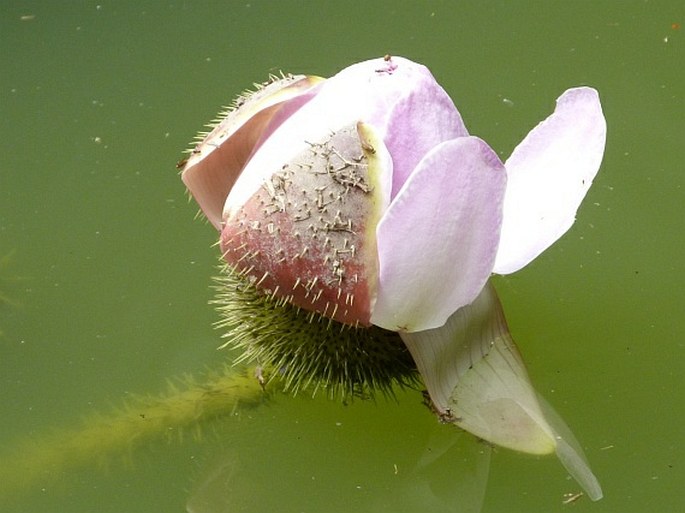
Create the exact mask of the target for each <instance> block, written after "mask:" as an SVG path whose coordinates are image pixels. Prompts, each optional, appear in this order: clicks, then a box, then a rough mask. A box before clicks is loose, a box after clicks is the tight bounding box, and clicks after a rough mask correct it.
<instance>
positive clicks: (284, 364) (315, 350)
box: [213, 265, 419, 397]
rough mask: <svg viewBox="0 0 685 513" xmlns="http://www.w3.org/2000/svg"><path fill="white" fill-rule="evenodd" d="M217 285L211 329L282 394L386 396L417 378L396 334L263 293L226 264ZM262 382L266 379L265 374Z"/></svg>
mask: <svg viewBox="0 0 685 513" xmlns="http://www.w3.org/2000/svg"><path fill="white" fill-rule="evenodd" d="M215 280H216V290H217V294H216V299H215V300H214V301H213V303H214V304H215V305H216V307H217V310H218V311H219V312H220V315H221V320H220V321H218V322H217V327H218V328H220V329H223V330H226V331H225V333H224V335H223V336H224V337H225V338H226V343H225V344H224V346H222V347H230V348H233V349H236V350H238V351H240V352H241V355H240V356H239V357H238V358H237V360H236V363H245V362H252V363H256V364H258V365H261V366H263V367H264V368H266V369H270V370H271V371H272V372H273V373H276V375H277V377H278V378H279V381H280V382H281V383H282V384H283V387H284V388H285V390H286V391H290V392H293V393H296V392H298V391H300V390H304V389H306V390H308V391H311V392H312V393H314V392H315V391H316V390H318V389H326V390H327V391H328V393H329V394H330V395H331V396H336V395H340V396H342V397H349V396H352V395H373V393H374V392H376V391H380V392H382V393H388V394H392V388H393V386H395V385H400V386H414V385H415V384H417V383H418V379H419V378H418V374H417V371H416V366H415V364H414V361H413V360H412V358H411V355H410V354H409V351H408V350H407V348H406V346H405V345H404V343H403V342H402V340H401V339H400V337H399V335H398V334H397V333H395V332H392V331H387V330H384V329H382V328H378V327H376V326H371V327H368V328H366V327H354V326H350V325H346V324H342V323H339V322H337V321H334V320H332V319H330V318H326V317H323V316H322V315H320V314H318V313H316V312H311V311H304V310H301V309H300V308H298V307H296V306H293V305H292V304H290V303H288V302H287V301H286V300H285V299H283V298H278V297H276V296H274V295H273V294H272V295H268V294H264V293H263V292H261V291H260V290H258V289H257V287H256V286H255V283H254V282H255V280H254V279H249V278H246V277H245V276H244V275H241V274H240V273H239V272H238V271H236V270H235V268H233V267H232V266H230V265H224V266H222V268H221V275H220V276H219V277H217V278H215ZM267 379H268V377H267Z"/></svg>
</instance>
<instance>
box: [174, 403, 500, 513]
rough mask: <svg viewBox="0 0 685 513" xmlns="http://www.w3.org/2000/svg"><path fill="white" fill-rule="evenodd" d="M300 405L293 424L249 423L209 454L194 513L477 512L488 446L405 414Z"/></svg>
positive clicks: (274, 419) (288, 419) (191, 507)
mask: <svg viewBox="0 0 685 513" xmlns="http://www.w3.org/2000/svg"><path fill="white" fill-rule="evenodd" d="M412 397H413V398H414V399H415V400H416V401H417V402H418V401H419V396H418V394H410V395H408V396H407V398H408V399H409V398H412ZM410 400H411V399H410ZM294 402H295V403H299V404H298V406H295V408H296V410H297V412H298V413H297V414H296V415H295V416H294V417H293V416H292V415H291V413H288V414H284V413H285V411H284V410H282V409H280V408H278V407H277V408H276V411H272V412H271V413H272V414H271V415H270V416H269V418H264V417H262V416H261V415H259V416H258V417H255V416H251V417H250V418H243V419H242V426H241V431H243V433H242V436H243V437H245V438H243V439H240V440H235V439H234V440H232V441H231V446H230V447H227V446H226V444H225V443H224V444H223V447H222V448H219V447H214V448H213V449H212V452H213V451H214V450H217V451H218V456H214V457H211V458H208V461H207V463H206V464H205V465H204V466H203V468H202V470H201V471H200V473H199V474H198V476H197V479H196V482H195V488H194V491H193V493H192V496H191V497H190V499H189V501H188V504H187V511H188V513H228V512H231V513H235V512H243V511H245V512H247V511H250V512H254V511H294V512H299V511H328V512H335V511H359V512H365V511H369V512H381V511H393V512H416V511H432V512H443V511H444V512H447V511H449V512H452V513H454V512H459V513H461V512H464V513H466V512H478V511H480V510H481V507H482V504H483V500H484V496H485V490H486V485H487V480H488V471H489V464H490V447H489V446H488V445H487V444H484V443H482V442H479V441H477V440H476V439H475V438H474V437H473V436H471V435H469V434H467V433H465V432H462V431H459V430H457V429H456V428H454V427H453V426H448V425H443V424H439V423H437V422H435V420H434V419H433V418H431V416H430V415H425V416H419V417H420V418H419V421H418V422H419V423H418V424H417V419H416V415H415V414H414V418H410V415H411V412H409V413H410V415H407V409H406V408H402V409H400V408H396V409H395V408H392V410H393V412H392V413H389V411H388V409H387V408H380V409H379V408H378V407H377V406H378V405H375V406H374V405H373V404H371V405H367V404H363V403H362V404H355V405H352V406H351V407H345V406H342V405H340V404H336V403H335V402H332V403H331V402H328V403H329V404H326V401H318V400H315V401H314V403H316V404H312V402H311V401H306V402H305V401H297V400H295V401H294ZM287 403H288V406H293V404H292V403H291V402H290V401H287ZM369 406H370V407H369ZM419 407H422V406H419ZM374 409H375V410H376V411H374ZM359 410H362V412H361V413H362V414H363V416H360V415H359V413H360V412H359ZM395 414H397V415H395ZM234 420H235V419H234ZM215 454H216V453H215Z"/></svg>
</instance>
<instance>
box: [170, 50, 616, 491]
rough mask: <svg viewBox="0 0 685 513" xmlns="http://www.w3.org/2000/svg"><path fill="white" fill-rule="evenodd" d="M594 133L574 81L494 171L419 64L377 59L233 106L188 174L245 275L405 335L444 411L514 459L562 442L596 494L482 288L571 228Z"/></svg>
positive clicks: (597, 127) (487, 289) (591, 164)
mask: <svg viewBox="0 0 685 513" xmlns="http://www.w3.org/2000/svg"><path fill="white" fill-rule="evenodd" d="M605 132H606V125H605V121H604V117H603V115H602V110H601V106H600V103H599V98H598V94H597V92H596V91H595V90H594V89H592V88H589V87H579V88H574V89H569V90H568V91H566V92H565V93H563V94H562V96H561V97H560V98H559V99H558V100H557V105H556V109H555V111H554V113H553V114H551V115H550V116H549V117H548V118H547V119H546V120H544V121H543V122H542V123H540V124H539V125H538V126H537V127H535V128H534V129H533V130H532V131H531V132H530V133H529V134H528V135H527V136H526V137H525V138H524V140H523V141H522V142H521V143H520V144H519V145H518V146H517V147H516V149H515V150H514V152H513V153H512V155H511V156H510V157H509V158H508V159H507V160H506V161H505V162H502V161H501V160H500V158H499V157H498V156H497V154H496V153H495V151H493V150H492V149H491V148H490V147H489V146H488V144H487V143H485V142H484V141H483V140H482V139H480V138H478V137H475V136H472V135H469V133H468V131H467V129H466V126H465V125H464V123H463V121H462V118H461V115H460V114H459V112H458V110H457V108H456V107H455V106H454V103H453V102H452V100H451V99H450V97H449V96H448V95H447V93H446V92H445V91H444V90H443V89H442V87H440V85H439V84H438V83H437V82H436V81H435V79H434V78H433V76H432V75H431V73H430V72H429V71H428V69H427V68H425V67H424V66H422V65H419V64H416V63H414V62H411V61H409V60H407V59H404V58H400V57H389V56H386V57H385V58H383V59H375V60H370V61H366V62H362V63H358V64H355V65H352V66H350V67H348V68H346V69H344V70H342V71H341V72H339V73H338V74H337V75H335V76H334V77H332V78H329V79H327V80H324V79H321V78H318V77H309V76H286V77H284V78H282V79H275V80H273V81H272V83H270V84H269V85H267V86H266V87H264V88H262V89H260V90H259V91H258V92H257V93H256V94H255V95H253V96H251V97H248V98H241V99H240V100H239V101H238V102H237V104H236V108H235V110H233V111H232V112H230V113H229V114H228V115H227V117H226V118H225V119H224V120H223V121H221V122H220V123H219V124H218V125H217V126H216V127H215V128H214V129H213V130H212V131H211V132H210V133H209V134H207V136H206V137H205V138H204V139H203V140H202V141H201V142H200V144H198V145H197V147H196V148H195V150H193V152H192V154H191V155H190V157H189V159H188V161H187V163H186V164H185V167H184V170H183V175H182V178H183V181H184V183H185V184H186V186H187V187H188V189H189V190H190V191H191V193H192V194H193V196H194V197H195V199H196V200H197V202H198V203H199V205H200V207H201V208H202V210H203V211H204V213H205V215H206V216H207V218H208V219H209V221H210V222H211V223H212V224H213V225H214V226H215V227H216V228H217V229H218V230H219V231H220V232H221V234H220V245H221V250H222V255H223V257H224V259H225V260H226V261H227V262H228V263H229V264H231V265H233V266H234V267H236V268H237V269H238V270H239V271H240V272H242V273H243V274H244V275H245V276H246V278H248V279H250V280H252V281H253V282H254V283H255V284H256V285H257V286H258V287H260V288H262V289H263V290H264V291H265V292H267V293H269V294H271V295H273V296H274V297H278V298H281V299H282V300H283V301H287V302H290V303H292V304H294V305H297V306H299V307H301V308H303V309H305V310H309V311H314V312H318V313H320V314H322V315H324V316H327V317H330V318H332V319H335V320H337V321H340V322H342V323H346V324H352V325H358V326H368V325H371V324H373V325H377V326H380V327H382V328H385V329H388V330H393V331H397V332H399V333H400V335H401V336H402V339H403V340H404V342H405V343H406V344H407V346H408V347H409V350H410V351H411V353H412V356H413V357H414V359H415V361H416V363H417V366H418V368H419V371H420V372H421V374H422V376H423V378H424V381H425V383H426V387H427V389H428V391H429V393H430V396H431V399H432V401H433V403H434V404H435V406H436V408H437V409H438V411H440V412H441V414H442V415H443V416H444V418H445V419H447V420H449V421H451V422H454V423H455V424H457V425H459V426H461V427H463V428H464V429H467V430H469V431H471V432H473V433H475V434H477V435H478V436H480V437H482V438H485V439H487V440H490V441H492V442H494V443H497V444H500V445H504V446H506V447H511V448H513V449H517V450H522V451H525V452H530V453H536V454H539V453H546V452H552V451H555V450H556V451H557V453H558V454H559V455H560V458H561V459H562V462H564V463H565V465H566V466H567V468H570V471H571V473H572V474H574V475H575V476H576V477H579V476H580V479H581V481H582V482H584V485H585V486H586V488H588V489H591V490H592V491H591V492H590V495H591V496H593V498H599V497H601V490H599V485H598V484H596V480H594V476H592V474H591V472H590V471H589V469H587V466H586V465H585V464H584V463H583V459H582V456H581V455H582V453H580V452H579V449H577V448H576V447H574V446H573V442H572V437H570V436H568V435H567V434H566V429H565V426H563V422H561V421H559V422H557V419H556V417H555V416H554V414H553V413H549V411H550V410H549V409H548V408H546V406H544V403H541V402H540V401H539V400H538V398H537V396H536V394H535V392H534V390H533V389H532V386H531V385H530V381H529V380H528V377H527V374H526V373H525V368H524V367H523V364H522V361H521V359H520V356H519V355H518V352H517V351H516V348H515V346H514V345H513V341H511V337H510V336H508V329H507V328H506V323H505V322H504V317H503V314H502V312H501V308H500V306H499V302H498V301H497V298H496V295H495V293H494V289H493V288H492V287H491V286H490V285H489V284H488V280H489V278H490V276H491V275H492V274H493V273H496V274H508V273H512V272H515V271H517V270H519V269H521V268H522V267H524V266H526V265H527V264H528V263H530V262H531V261H532V260H533V259H535V258H536V257H537V256H538V255H539V254H540V253H541V252H543V251H544V250H545V249H546V248H548V247H549V246H550V245H551V244H553V243H554V242H555V241H556V240H557V239H558V238H559V237H561V236H562V235H563V234H564V233H565V232H566V231H567V230H568V229H569V227H570V226H571V225H572V224H573V222H574V219H575V214H576V211H577V209H578V207H579V205H580V203H581V202H582V200H583V198H584V196H585V194H586V192H587V190H588V188H589V187H590V185H591V183H592V180H593V178H594V176H595V174H596V173H597V171H598V169H599V165H600V162H601V159H602V155H603V151H604V142H605ZM507 369H508V370H507ZM498 380H499V381H498ZM541 405H542V406H541ZM551 417H554V420H553V421H550V418H551ZM498 419H499V420H498ZM551 425H554V427H551ZM561 446H563V449H560V447H561ZM568 447H572V448H570V449H569V448H568ZM562 453H563V454H562ZM569 454H570V455H571V456H568V455H569ZM593 480H594V481H593Z"/></svg>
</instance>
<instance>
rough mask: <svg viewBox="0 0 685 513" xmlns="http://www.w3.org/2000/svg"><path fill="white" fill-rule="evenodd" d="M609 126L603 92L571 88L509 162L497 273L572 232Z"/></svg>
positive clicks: (518, 264) (519, 265) (522, 262)
mask: <svg viewBox="0 0 685 513" xmlns="http://www.w3.org/2000/svg"><path fill="white" fill-rule="evenodd" d="M605 139H606V121H605V120H604V115H603V114H602V108H601V105H600V103H599V96H598V94H597V91H595V90H594V89H592V88H589V87H579V88H576V89H569V90H568V91H566V92H565V93H564V94H563V95H562V96H561V97H560V98H559V99H558V100H557V107H556V109H555V111H554V113H553V114H552V115H551V116H550V117H548V118H547V119H546V120H545V121H543V122H542V123H540V124H539V125H538V126H537V127H535V128H534V129H533V130H532V131H531V132H530V133H529V134H528V135H527V136H526V138H525V139H524V140H523V142H521V144H519V145H518V146H517V147H516V149H515V150H514V152H513V153H512V155H511V157H509V159H508V160H507V161H506V163H505V167H506V168H507V175H508V183H507V193H506V195H505V198H504V219H503V222H502V239H501V241H500V246H499V251H498V253H497V260H496V262H495V268H494V272H495V273H498V274H509V273H513V272H515V271H517V270H519V269H521V268H522V267H524V266H526V265H527V264H528V263H530V262H531V261H532V260H533V259H535V258H536V257H537V256H538V255H539V254H540V253H542V252H543V251H544V250H545V249H547V248H548V247H549V246H551V245H552V244H553V243H554V242H555V241H556V240H557V239H559V237H561V236H562V235H563V234H564V233H566V231H567V230H568V229H569V228H570V227H571V225H572V224H573V222H574V220H575V215H576V211H577V210H578V207H579V206H580V203H581V201H582V200H583V198H584V197H585V193H586V192H587V190H588V189H589V187H590V185H591V184H592V180H593V178H594V177H595V175H596V174H597V171H598V170H599V165H600V163H601V161H602V155H603V154H604V143H605Z"/></svg>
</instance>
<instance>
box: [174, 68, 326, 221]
mask: <svg viewBox="0 0 685 513" xmlns="http://www.w3.org/2000/svg"><path fill="white" fill-rule="evenodd" d="M321 80H322V79H320V78H319V77H305V76H301V75H300V76H295V77H292V78H284V79H282V80H279V81H276V82H273V83H271V84H269V85H268V86H266V87H264V88H263V89H261V90H258V91H257V92H256V93H254V94H253V95H252V96H251V97H249V98H248V99H246V100H244V103H242V104H241V105H240V106H239V107H237V108H236V109H235V110H233V111H231V112H229V113H228V114H227V115H226V117H225V118H224V119H223V120H222V121H221V122H220V123H219V124H218V125H217V126H216V127H215V128H214V129H213V130H212V131H211V132H210V133H209V134H208V135H207V136H206V137H205V138H204V139H203V140H202V141H201V142H200V143H199V144H198V145H197V146H196V147H195V149H194V150H193V151H192V152H191V155H190V157H189V158H188V161H187V162H186V164H185V167H184V169H183V172H182V174H181V178H182V179H183V183H185V185H186V187H187V188H188V190H189V191H190V192H191V193H192V195H193V197H194V198H195V201H197V203H198V204H199V205H200V208H201V209H202V211H203V212H204V214H205V215H206V216H207V219H208V220H209V221H210V222H211V223H212V224H213V225H214V227H215V228H217V229H219V228H220V223H221V212H222V210H223V207H224V202H225V201H226V197H227V196H228V192H229V191H230V190H231V188H232V187H233V184H234V183H235V181H236V180H237V178H238V176H239V175H240V172H241V171H242V169H243V166H244V165H245V163H246V162H247V160H248V159H249V157H250V155H251V153H252V152H253V151H254V150H255V149H256V148H257V147H259V143H260V139H262V138H263V133H264V132H265V131H269V132H270V131H273V130H274V124H275V123H274V122H272V118H274V115H275V114H276V113H278V112H279V111H280V110H282V109H283V107H284V106H288V107H289V109H288V111H291V110H293V109H294V108H296V107H297V108H299V107H300V106H301V105H302V104H303V103H304V102H306V101H307V100H308V99H309V98H311V94H310V95H307V94H305V93H307V92H308V91H311V88H312V87H313V86H314V85H315V84H317V83H319V82H320V81H321ZM294 104H296V105H294ZM282 119H283V117H281V118H280V119H279V121H282ZM267 128H268V130H267Z"/></svg>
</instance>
